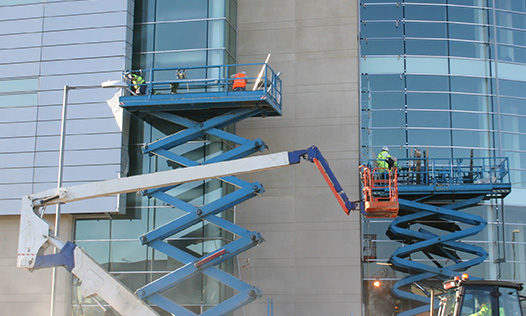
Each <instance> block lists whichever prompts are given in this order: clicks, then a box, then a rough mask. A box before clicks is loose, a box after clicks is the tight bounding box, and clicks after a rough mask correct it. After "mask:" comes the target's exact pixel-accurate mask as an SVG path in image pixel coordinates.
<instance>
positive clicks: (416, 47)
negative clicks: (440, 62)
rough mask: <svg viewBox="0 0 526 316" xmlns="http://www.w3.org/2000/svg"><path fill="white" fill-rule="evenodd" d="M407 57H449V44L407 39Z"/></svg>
mask: <svg viewBox="0 0 526 316" xmlns="http://www.w3.org/2000/svg"><path fill="white" fill-rule="evenodd" d="M405 49H406V54H407V55H426V56H447V42H446V41H434V40H413V39H407V40H406V44H405Z"/></svg>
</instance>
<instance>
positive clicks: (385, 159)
mask: <svg viewBox="0 0 526 316" xmlns="http://www.w3.org/2000/svg"><path fill="white" fill-rule="evenodd" d="M376 159H377V160H378V167H379V168H381V169H385V170H380V172H382V171H383V172H385V171H387V170H388V169H393V168H398V162H396V158H394V157H393V156H391V154H389V148H388V147H387V146H384V147H382V151H381V152H380V153H379V154H378V157H376Z"/></svg>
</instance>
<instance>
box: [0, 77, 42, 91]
mask: <svg viewBox="0 0 526 316" xmlns="http://www.w3.org/2000/svg"><path fill="white" fill-rule="evenodd" d="M32 90H34V91H36V90H38V79H37V78H32V79H11V80H2V81H0V93H1V92H21V91H32Z"/></svg>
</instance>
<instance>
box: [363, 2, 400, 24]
mask: <svg viewBox="0 0 526 316" xmlns="http://www.w3.org/2000/svg"><path fill="white" fill-rule="evenodd" d="M360 17H361V19H362V20H365V21H369V20H401V19H402V6H401V5H398V4H395V3H388V4H385V3H383V4H381V5H362V6H360Z"/></svg>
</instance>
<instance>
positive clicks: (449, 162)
mask: <svg viewBox="0 0 526 316" xmlns="http://www.w3.org/2000/svg"><path fill="white" fill-rule="evenodd" d="M374 162H375V160H372V161H371V163H374ZM398 165H399V172H398V174H399V178H398V179H399V182H398V195H399V200H398V201H399V206H400V213H399V217H397V218H396V219H394V220H393V222H392V223H391V224H390V226H389V228H388V231H387V233H386V234H387V236H389V238H390V239H392V240H397V241H401V242H404V243H405V244H406V245H405V246H403V247H401V248H399V249H397V250H396V251H395V252H394V253H393V254H392V255H391V257H390V259H389V262H390V263H391V264H392V267H393V268H394V269H396V270H399V271H403V272H406V273H408V274H409V275H408V276H407V277H405V278H403V279H402V280H400V281H398V282H397V283H396V284H395V285H394V286H393V288H392V291H393V293H394V294H395V295H396V296H398V297H400V298H403V299H408V300H412V301H415V302H418V303H420V304H424V305H423V306H420V307H417V308H413V309H411V310H408V311H404V312H401V313H399V314H398V315H400V316H410V315H417V314H419V313H423V312H427V311H429V296H430V295H429V293H425V289H424V293H425V294H426V295H418V294H415V293H412V292H411V291H410V290H409V291H408V290H406V289H404V287H407V286H410V285H411V284H418V283H419V282H422V283H426V284H432V283H433V282H434V283H437V282H438V283H437V285H438V286H441V282H439V281H445V280H448V279H451V278H453V277H454V276H460V274H461V273H462V272H463V271H465V270H466V269H468V268H470V267H472V266H475V265H477V264H480V263H482V262H483V261H484V260H485V259H486V258H487V256H488V254H487V253H486V251H485V250H484V249H482V248H481V247H477V246H473V245H469V244H466V243H464V242H461V241H459V240H462V239H465V238H466V237H469V236H473V235H475V234H477V233H479V232H480V231H482V230H483V229H484V228H485V227H486V225H487V223H486V221H485V220H484V219H483V218H482V217H480V216H478V215H475V214H469V213H465V212H462V211H461V210H462V209H465V208H469V207H473V206H476V205H478V204H479V203H480V202H482V201H483V200H487V199H493V198H504V197H505V196H506V195H507V194H509V193H510V191H511V180H510V174H509V164H508V159H507V158H471V157H470V158H463V159H458V158H454V159H436V158H414V159H398ZM377 194H385V193H384V192H377ZM416 224H418V225H416ZM459 224H463V225H459ZM422 226H428V227H430V228H431V229H432V230H433V231H431V230H428V229H425V228H423V227H422ZM468 226H469V227H468ZM418 227H419V228H418ZM461 227H468V228H461ZM412 228H413V229H417V230H412ZM418 252H420V253H423V254H424V255H425V256H426V257H427V258H429V259H430V262H432V263H434V265H430V264H424V263H422V262H417V261H412V260H411V255H412V254H416V253H418ZM459 253H467V254H470V258H471V259H469V260H463V259H462V258H461V257H460V255H459ZM437 258H445V259H449V261H450V262H451V264H450V265H443V264H441V263H439V262H438V260H435V259H437ZM471 278H473V279H475V278H476V277H471ZM419 288H421V289H423V287H421V286H420V287H419ZM435 306H437V307H438V301H437V302H436V304H435Z"/></svg>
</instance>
